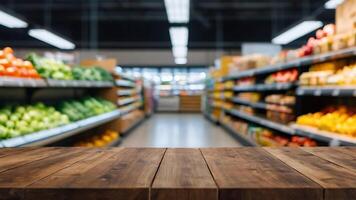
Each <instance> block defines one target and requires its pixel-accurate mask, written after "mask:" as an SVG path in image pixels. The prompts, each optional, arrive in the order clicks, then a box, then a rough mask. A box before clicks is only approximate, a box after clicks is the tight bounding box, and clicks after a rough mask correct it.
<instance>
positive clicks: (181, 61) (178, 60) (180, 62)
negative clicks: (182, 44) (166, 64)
mask: <svg viewBox="0 0 356 200" xmlns="http://www.w3.org/2000/svg"><path fill="white" fill-rule="evenodd" d="M174 62H175V63H176V64H177V65H184V64H187V58H175V59H174Z"/></svg>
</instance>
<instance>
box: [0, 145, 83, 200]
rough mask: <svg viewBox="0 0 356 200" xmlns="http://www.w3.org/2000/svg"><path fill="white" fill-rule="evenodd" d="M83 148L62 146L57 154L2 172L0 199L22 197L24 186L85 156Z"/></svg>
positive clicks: (0, 176) (0, 175)
mask: <svg viewBox="0 0 356 200" xmlns="http://www.w3.org/2000/svg"><path fill="white" fill-rule="evenodd" d="M82 152H83V149H81V148H72V149H70V150H68V149H66V148H62V152H60V153H59V154H58V155H56V156H51V157H47V158H45V159H41V160H37V161H35V162H31V163H28V164H25V165H22V166H20V167H17V168H14V169H9V170H7V171H4V172H2V173H1V174H0V199H1V200H2V199H22V198H23V194H24V188H25V187H26V186H27V185H30V184H31V183H33V182H35V181H37V180H39V179H42V178H44V177H46V176H48V175H50V174H52V173H54V172H56V171H58V170H60V169H63V168H65V167H68V166H70V165H71V164H73V163H75V162H77V161H79V160H81V159H83V158H85V156H88V154H83V153H82Z"/></svg>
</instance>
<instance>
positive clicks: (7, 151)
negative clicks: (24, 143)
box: [0, 147, 33, 158]
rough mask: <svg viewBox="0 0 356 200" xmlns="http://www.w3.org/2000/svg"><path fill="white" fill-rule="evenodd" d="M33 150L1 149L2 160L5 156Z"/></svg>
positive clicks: (24, 148)
mask: <svg viewBox="0 0 356 200" xmlns="http://www.w3.org/2000/svg"><path fill="white" fill-rule="evenodd" d="M30 149H33V148H32V147H20V148H0V158H1V157H4V156H8V155H11V154H19V153H21V152H23V151H29V150H30Z"/></svg>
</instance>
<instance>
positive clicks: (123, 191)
mask: <svg viewBox="0 0 356 200" xmlns="http://www.w3.org/2000/svg"><path fill="white" fill-rule="evenodd" d="M164 152H165V149H153V148H140V149H135V148H125V149H119V148H113V149H111V152H107V151H106V152H102V153H97V155H93V156H92V157H87V158H86V159H83V160H81V161H79V162H77V163H75V164H73V165H71V166H69V167H67V168H65V169H62V170H60V171H58V172H56V173H54V174H52V175H50V176H48V177H46V178H44V179H41V180H39V181H36V182H35V183H34V184H32V185H30V186H29V187H27V191H26V197H27V198H28V199H60V200H61V199H105V200H106V199H117V200H121V199H122V200H124V199H125V200H130V199H148V198H149V188H150V186H151V183H152V182H153V178H154V175H155V173H156V171H157V169H158V167H159V163H160V161H161V159H162V157H163V154H164Z"/></svg>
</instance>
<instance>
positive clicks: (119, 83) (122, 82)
mask: <svg viewBox="0 0 356 200" xmlns="http://www.w3.org/2000/svg"><path fill="white" fill-rule="evenodd" d="M115 83H116V85H117V86H120V87H136V84H135V83H133V82H131V81H127V80H116V81H115Z"/></svg>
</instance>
